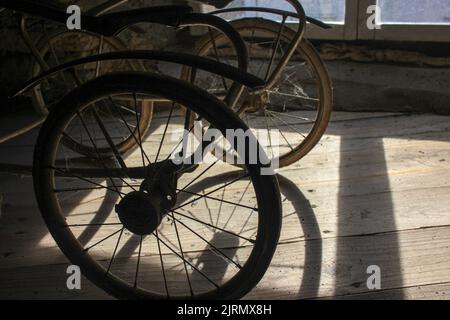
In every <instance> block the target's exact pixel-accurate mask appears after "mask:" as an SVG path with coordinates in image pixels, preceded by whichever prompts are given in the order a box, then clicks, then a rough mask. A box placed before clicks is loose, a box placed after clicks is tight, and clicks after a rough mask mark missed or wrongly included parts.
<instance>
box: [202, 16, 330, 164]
mask: <svg viewBox="0 0 450 320" xmlns="http://www.w3.org/2000/svg"><path fill="white" fill-rule="evenodd" d="M233 26H234V27H235V28H236V29H237V31H239V33H240V34H241V36H242V37H243V39H244V41H245V42H246V43H247V46H248V51H249V56H250V67H249V72H250V73H253V74H255V75H257V76H259V77H261V78H263V79H267V78H268V77H269V75H270V74H271V72H269V71H268V69H269V68H268V67H269V65H271V66H272V67H271V69H270V70H271V71H272V72H273V70H274V69H275V66H276V65H277V62H279V58H280V57H281V56H282V54H283V53H284V51H283V50H282V49H283V47H286V46H287V45H288V44H289V43H290V39H292V38H293V37H294V34H293V32H292V30H288V29H287V27H284V29H283V30H282V31H281V37H280V43H278V41H277V38H278V33H279V32H280V25H279V24H277V23H275V22H271V21H266V20H261V19H244V20H240V21H236V22H233ZM277 43H278V46H277ZM258 46H259V49H258ZM275 48H278V49H277V54H276V55H275V56H274V57H275V58H274V60H273V61H272V62H271V59H272V54H271V52H272V51H270V50H273V51H275V50H274V49H275ZM268 49H269V50H268ZM198 52H199V53H200V54H201V55H203V56H209V57H210V58H212V59H216V60H220V61H221V62H224V63H228V64H231V65H235V64H236V61H235V58H233V53H234V50H233V49H232V47H231V46H230V45H229V41H228V39H226V38H225V37H223V36H221V35H219V34H218V33H215V34H212V35H209V36H206V37H205V38H204V39H203V41H202V42H201V44H200V45H199V49H198ZM277 59H278V60H277ZM262 60H264V63H262ZM201 77H202V74H201V73H200V74H198V75H197V78H196V80H195V81H196V82H195V83H196V84H197V85H199V86H201V87H203V88H205V89H207V90H209V91H210V92H211V93H214V94H218V93H219V95H223V94H224V92H226V90H227V88H229V85H230V84H229V82H226V81H224V79H222V78H221V77H213V78H211V77H209V78H206V79H207V81H205V80H202V79H201ZM331 108H332V89H331V81H330V79H329V76H328V73H327V71H326V68H325V67H324V65H323V63H322V62H321V60H320V58H319V56H318V54H317V53H316V51H315V50H314V49H313V48H312V46H311V45H310V44H309V43H308V42H306V41H303V42H302V43H301V44H300V46H299V48H298V49H297V51H296V53H295V54H294V56H293V58H292V59H291V61H290V63H289V64H288V65H287V67H286V68H285V69H284V71H283V73H282V74H281V76H280V78H279V79H278V81H277V82H276V83H275V84H274V86H273V87H272V88H267V89H266V90H265V91H264V92H262V93H259V94H258V95H257V96H252V95H249V94H245V93H244V95H243V97H242V98H241V100H240V101H239V103H238V106H237V107H236V112H238V113H239V114H240V116H241V118H242V119H243V120H244V121H245V122H246V123H247V124H248V125H249V126H250V127H251V128H252V129H255V132H256V134H257V137H258V140H259V141H260V142H261V144H262V145H263V148H264V149H265V151H266V152H267V154H268V155H269V157H270V158H272V159H273V160H274V163H278V164H279V165H280V167H283V166H287V165H290V164H292V163H293V162H295V161H298V160H299V159H301V158H302V157H303V156H305V155H306V154H307V153H308V152H309V151H311V149H312V148H313V147H314V146H315V145H316V144H317V143H318V141H319V140H320V137H321V136H322V134H323V133H324V131H325V129H326V127H327V125H328V121H329V117H330V113H331ZM268 131H269V132H272V135H268V134H267V132H268ZM274 146H275V148H274Z"/></svg>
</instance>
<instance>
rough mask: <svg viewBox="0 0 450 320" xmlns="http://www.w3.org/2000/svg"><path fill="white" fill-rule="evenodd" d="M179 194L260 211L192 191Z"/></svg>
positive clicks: (256, 209)
mask: <svg viewBox="0 0 450 320" xmlns="http://www.w3.org/2000/svg"><path fill="white" fill-rule="evenodd" d="M179 192H180V193H181V192H183V193H187V194H191V195H194V196H198V197H200V198H205V199H210V200H214V201H219V202H220V203H221V204H222V203H228V204H232V205H234V206H238V207H242V208H246V209H252V210H255V211H258V208H253V207H249V206H246V205H243V204H239V203H236V202H232V201H228V200H224V199H219V198H215V197H211V196H208V195H202V194H199V193H195V192H190V191H183V190H179Z"/></svg>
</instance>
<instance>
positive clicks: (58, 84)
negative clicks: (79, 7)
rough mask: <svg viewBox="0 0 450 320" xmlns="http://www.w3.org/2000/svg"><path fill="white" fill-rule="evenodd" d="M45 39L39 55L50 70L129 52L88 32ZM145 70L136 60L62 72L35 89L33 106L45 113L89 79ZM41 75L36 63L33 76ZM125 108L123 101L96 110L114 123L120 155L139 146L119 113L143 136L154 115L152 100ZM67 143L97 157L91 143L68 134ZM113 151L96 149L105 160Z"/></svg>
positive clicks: (111, 41) (77, 150)
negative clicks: (72, 62) (103, 56)
mask: <svg viewBox="0 0 450 320" xmlns="http://www.w3.org/2000/svg"><path fill="white" fill-rule="evenodd" d="M43 39H44V40H43V41H42V43H41V45H40V55H41V57H42V59H43V62H44V63H45V64H46V65H47V66H48V67H56V66H58V65H60V64H62V63H65V62H69V61H72V60H76V59H79V58H83V57H87V56H91V55H95V54H101V53H107V52H114V51H121V50H126V47H125V46H124V45H123V43H122V42H121V41H120V40H119V39H117V38H108V37H103V36H100V35H96V34H92V33H89V32H67V31H63V32H53V33H52V34H51V35H46V36H45V37H44V38H43ZM143 69H144V66H143V65H142V64H141V63H139V62H136V61H134V62H131V61H121V62H118V61H102V62H98V63H90V64H85V65H83V66H81V67H78V68H76V69H74V70H70V71H67V72H61V73H59V74H58V75H57V76H54V77H51V78H49V79H48V80H47V81H44V82H42V83H41V84H40V85H38V86H36V87H34V88H33V91H32V97H33V103H34V104H35V108H37V109H38V110H42V111H41V112H45V111H46V110H48V109H51V108H52V107H53V106H54V105H55V104H56V103H58V101H59V100H60V99H61V98H62V97H63V96H64V95H65V94H67V93H68V92H70V91H71V90H73V89H74V88H76V87H77V86H79V85H81V84H83V83H85V82H87V81H89V80H92V79H94V78H96V77H99V76H101V75H103V74H107V73H112V72H118V71H132V70H134V71H142V70H143ZM41 72H42V66H41V64H40V63H38V62H36V63H35V64H34V66H33V76H37V75H39V73H41ZM124 105H127V104H126V103H124V102H122V103H120V104H110V105H109V106H108V107H107V108H106V107H104V108H98V109H97V113H98V117H99V118H101V119H102V121H105V122H109V123H111V124H115V127H116V132H115V133H114V135H115V136H117V137H120V139H117V141H116V142H117V143H116V146H115V147H116V148H117V150H118V151H119V152H120V153H121V154H125V153H127V152H129V151H130V150H132V148H133V147H136V143H135V140H134V139H133V136H132V135H131V134H130V132H129V131H128V130H124V129H123V128H122V127H123V126H122V124H121V123H122V122H123V120H122V119H121V118H120V117H119V116H118V115H119V111H120V112H122V113H123V114H124V117H125V118H126V119H127V121H128V123H129V124H130V126H132V127H133V132H134V134H137V131H138V129H139V131H140V132H141V134H142V135H145V134H146V133H147V130H148V127H149V125H150V121H151V118H152V113H153V105H152V103H151V102H150V101H141V102H139V103H138V104H137V105H135V106H132V105H130V104H128V105H127V108H125V107H124ZM119 109H120V110H119ZM137 120H139V122H137ZM119 129H120V130H119ZM64 143H65V144H66V145H67V146H70V147H71V148H72V150H74V151H76V152H78V153H80V154H83V155H89V156H93V155H95V154H96V151H95V150H94V149H93V148H92V147H91V146H90V142H89V140H87V141H83V140H82V139H80V137H73V136H72V135H70V134H68V135H67V136H66V137H64ZM111 151H112V150H111V149H110V148H100V149H98V150H97V152H99V153H100V154H101V155H102V156H103V157H109V156H110V155H111Z"/></svg>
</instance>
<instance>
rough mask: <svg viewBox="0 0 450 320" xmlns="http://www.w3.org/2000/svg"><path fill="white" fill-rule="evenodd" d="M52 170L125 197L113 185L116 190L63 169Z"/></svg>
mask: <svg viewBox="0 0 450 320" xmlns="http://www.w3.org/2000/svg"><path fill="white" fill-rule="evenodd" d="M50 169H53V170H55V171H58V172H60V173H61V174H64V175H69V176H70V177H72V178H76V179H79V180H82V181H84V182H87V183H90V184H93V185H96V186H98V187H101V188H105V189H107V190H109V191H112V192H116V193H118V194H119V195H125V193H123V192H120V191H119V189H118V188H117V186H116V185H115V184H113V185H114V187H115V188H114V189H113V188H110V187H105V186H103V185H101V184H100V183H97V182H94V181H91V180H89V179H86V178H83V177H81V176H77V175H75V174H73V173H70V171H66V170H62V169H59V168H55V167H50Z"/></svg>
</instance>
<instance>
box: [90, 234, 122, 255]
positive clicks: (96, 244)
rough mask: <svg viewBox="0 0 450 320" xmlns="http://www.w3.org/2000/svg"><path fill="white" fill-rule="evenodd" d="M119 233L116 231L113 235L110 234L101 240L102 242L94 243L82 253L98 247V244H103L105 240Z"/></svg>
mask: <svg viewBox="0 0 450 320" xmlns="http://www.w3.org/2000/svg"><path fill="white" fill-rule="evenodd" d="M121 231H122V230H118V231H116V232H114V233H113V234H110V235H109V236H107V237H105V238H103V239H102V240H100V241H98V242H96V243H95V244H93V245H92V246H90V247H88V248H86V249H84V250H83V251H84V252H87V251H89V250H91V249H92V248H94V247H96V246H98V245H99V244H100V243H102V242H105V241H106V240H108V239H110V238H112V237H114V236H115V235H116V234H118V233H119V232H121Z"/></svg>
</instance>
